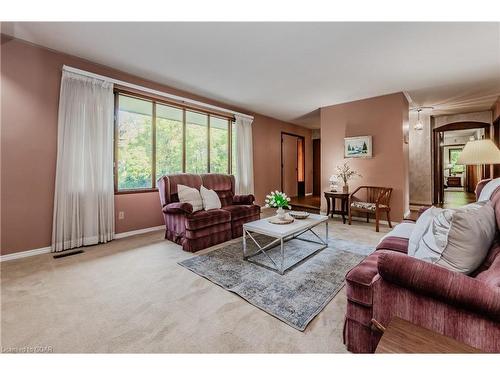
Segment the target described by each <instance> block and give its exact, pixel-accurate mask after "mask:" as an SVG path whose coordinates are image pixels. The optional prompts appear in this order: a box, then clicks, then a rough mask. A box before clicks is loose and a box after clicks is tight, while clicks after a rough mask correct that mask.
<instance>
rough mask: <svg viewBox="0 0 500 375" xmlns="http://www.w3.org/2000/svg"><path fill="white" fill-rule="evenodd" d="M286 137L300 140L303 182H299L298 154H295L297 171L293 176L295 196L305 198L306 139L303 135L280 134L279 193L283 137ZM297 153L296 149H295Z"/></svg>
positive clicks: (282, 175) (281, 174)
mask: <svg viewBox="0 0 500 375" xmlns="http://www.w3.org/2000/svg"><path fill="white" fill-rule="evenodd" d="M284 135H288V136H291V137H296V138H300V139H302V155H303V157H302V170H303V171H304V181H303V182H299V169H298V168H299V153H298V152H297V171H296V174H295V179H296V181H297V196H299V197H302V196H305V187H306V138H305V137H304V136H303V135H298V134H294V133H288V132H283V131H282V132H281V134H280V137H281V142H280V166H281V173H280V176H281V184H280V185H281V191H283V177H284V173H283V136H284ZM297 151H298V149H297Z"/></svg>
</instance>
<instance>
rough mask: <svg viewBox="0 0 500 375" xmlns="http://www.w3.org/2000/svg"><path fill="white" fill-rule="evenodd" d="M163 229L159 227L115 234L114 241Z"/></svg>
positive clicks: (161, 226) (162, 226)
mask: <svg viewBox="0 0 500 375" xmlns="http://www.w3.org/2000/svg"><path fill="white" fill-rule="evenodd" d="M164 228H165V226H164V225H159V226H157V227H149V228H143V229H137V230H131V231H130V232H122V233H115V240H119V239H120V238H125V237H130V236H136V235H138V234H144V233H149V232H154V231H157V230H160V229H164Z"/></svg>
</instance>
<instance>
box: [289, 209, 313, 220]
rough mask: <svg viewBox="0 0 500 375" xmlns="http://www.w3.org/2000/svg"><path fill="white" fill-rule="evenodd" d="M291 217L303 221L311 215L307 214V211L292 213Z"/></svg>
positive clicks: (290, 213)
mask: <svg viewBox="0 0 500 375" xmlns="http://www.w3.org/2000/svg"><path fill="white" fill-rule="evenodd" d="M289 215H290V216H291V217H293V218H294V219H298V220H301V219H307V218H308V217H309V215H310V214H309V212H305V211H290V212H289Z"/></svg>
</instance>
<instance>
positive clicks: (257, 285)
mask: <svg viewBox="0 0 500 375" xmlns="http://www.w3.org/2000/svg"><path fill="white" fill-rule="evenodd" d="M258 241H259V243H261V244H262V243H264V244H265V243H269V242H271V241H272V239H271V238H266V237H265V236H258ZM247 246H248V250H250V251H254V250H256V246H255V245H254V244H253V243H251V241H249V242H247ZM285 246H286V247H285V252H286V257H287V259H292V258H294V257H301V256H302V255H301V254H303V253H304V252H311V251H312V249H313V248H315V247H316V248H317V247H318V245H317V244H311V243H308V242H304V241H300V240H296V239H294V240H291V241H288V242H286V244H285ZM373 250H374V248H373V247H372V246H367V245H362V244H357V243H354V242H351V241H346V240H337V239H331V240H330V241H329V246H328V247H327V248H326V249H324V250H322V251H320V252H319V253H317V254H316V255H314V256H312V257H311V258H309V259H307V260H305V261H303V262H302V263H299V264H298V265H297V266H295V267H294V268H292V269H291V270H289V271H288V272H286V273H285V275H283V276H281V275H279V274H278V273H276V272H273V271H270V270H268V269H266V268H264V267H261V266H259V265H256V264H253V263H250V262H247V261H245V260H243V250H242V243H241V242H238V243H232V244H229V245H227V246H225V247H223V248H220V249H217V250H214V251H211V252H210V253H207V254H205V255H199V256H195V257H192V258H189V259H187V260H184V261H182V262H180V263H179V264H180V265H181V266H183V267H185V268H187V269H189V270H191V271H193V272H194V273H196V274H198V275H200V276H203V277H205V278H206V279H208V280H210V281H212V282H213V283H215V284H217V285H219V286H221V287H222V288H224V289H226V290H228V291H231V292H233V293H236V294H238V295H239V296H240V297H242V298H244V299H245V300H247V301H248V302H249V303H251V304H252V305H254V306H256V307H258V308H260V309H262V310H263V311H265V312H267V313H268V314H271V315H272V316H274V317H276V318H278V319H280V320H282V321H283V322H285V323H286V324H288V325H290V326H292V327H293V328H296V329H298V330H300V331H304V330H305V328H306V327H307V325H308V324H309V322H311V320H312V319H314V317H315V316H316V315H318V314H319V313H320V312H321V310H323V308H324V307H325V306H326V305H327V304H328V302H330V301H331V299H332V298H333V297H334V296H335V295H336V294H337V293H338V292H339V290H340V289H341V288H342V286H343V284H344V277H345V275H346V273H347V272H348V271H349V270H350V269H351V268H353V267H354V266H356V265H357V264H358V263H359V262H361V261H362V260H363V259H364V258H365V256H366V255H368V254H370V253H371V252H372V251H373ZM268 254H269V255H270V256H271V257H273V259H279V258H278V255H279V247H276V248H273V249H271V250H270V251H269V252H268Z"/></svg>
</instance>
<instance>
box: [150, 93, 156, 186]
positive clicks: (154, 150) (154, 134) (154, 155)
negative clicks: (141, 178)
mask: <svg viewBox="0 0 500 375" xmlns="http://www.w3.org/2000/svg"><path fill="white" fill-rule="evenodd" d="M152 104H153V121H152V122H153V123H152V127H153V129H152V131H153V139H152V142H153V145H152V155H151V160H152V163H153V165H152V166H151V178H152V180H153V181H152V183H151V186H152V187H153V189H154V188H156V102H154V101H153V102H152Z"/></svg>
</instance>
